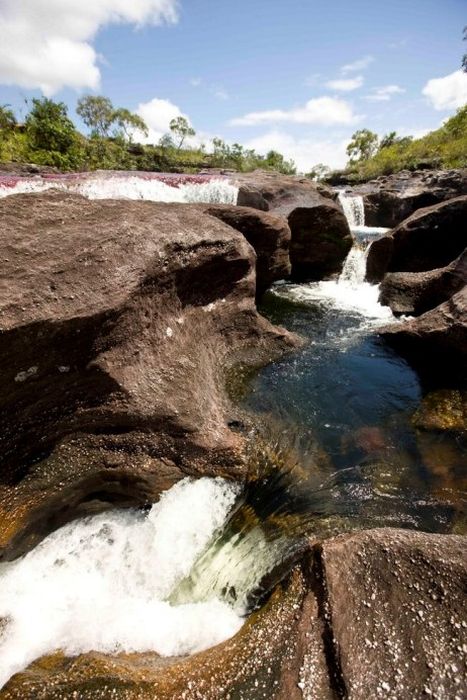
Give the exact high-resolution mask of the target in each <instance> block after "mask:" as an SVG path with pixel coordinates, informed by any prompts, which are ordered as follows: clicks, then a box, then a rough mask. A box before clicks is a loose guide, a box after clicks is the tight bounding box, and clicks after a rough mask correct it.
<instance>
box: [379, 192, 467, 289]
mask: <svg viewBox="0 0 467 700" xmlns="http://www.w3.org/2000/svg"><path fill="white" fill-rule="evenodd" d="M466 221H467V196H464V197H457V198H455V199H451V200H449V201H447V202H443V203H441V204H437V205H435V206H433V207H428V208H426V209H420V210H418V211H417V212H416V213H415V214H413V215H412V216H410V217H409V218H408V219H406V220H405V221H403V222H402V223H401V224H400V225H399V226H397V227H396V228H395V229H394V230H393V231H391V233H390V234H388V235H387V236H383V237H382V238H380V239H379V240H377V241H375V242H374V243H372V245H371V246H370V249H369V251H368V257H367V279H368V281H370V282H379V281H380V280H381V279H382V278H383V276H384V274H385V273H386V272H425V271H427V270H434V269H435V268H440V267H444V266H445V265H448V264H449V263H450V262H452V261H453V260H454V259H455V258H457V257H458V256H459V255H460V254H461V253H462V251H463V250H464V248H465V247H466V246H467V226H466Z"/></svg>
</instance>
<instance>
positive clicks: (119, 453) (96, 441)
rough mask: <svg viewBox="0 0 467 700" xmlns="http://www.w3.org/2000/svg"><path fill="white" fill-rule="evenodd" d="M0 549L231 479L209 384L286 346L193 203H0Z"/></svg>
mask: <svg viewBox="0 0 467 700" xmlns="http://www.w3.org/2000/svg"><path fill="white" fill-rule="evenodd" d="M0 233H1V237H0V241H1V243H0V259H1V262H2V264H1V268H0V358H1V365H0V386H1V389H0V448H1V449H0V520H1V521H2V532H1V535H0V551H1V550H3V553H4V555H5V556H9V557H10V556H14V555H15V554H17V553H18V551H20V550H24V549H25V548H27V547H29V546H32V544H33V543H34V542H35V541H36V540H37V537H40V536H42V535H43V534H45V532H47V531H48V530H50V529H52V528H53V527H56V526H57V525H59V524H61V523H62V522H65V521H66V520H67V519H69V518H70V517H73V516H74V515H77V514H81V513H86V512H95V511H96V510H99V509H102V508H104V507H109V506H110V505H112V504H122V505H134V504H138V503H140V504H141V503H147V502H148V501H154V500H156V498H157V496H158V494H159V493H160V490H161V489H163V488H167V487H168V486H170V485H171V484H172V483H174V482H175V481H176V480H177V479H179V478H182V477H183V476H184V475H185V474H187V473H188V474H212V475H214V474H224V475H231V476H232V477H234V476H235V477H237V478H239V477H241V476H242V473H244V466H242V460H241V457H240V453H241V451H242V445H243V440H244V439H243V438H242V437H241V435H240V434H239V433H238V431H237V432H233V431H232V430H231V429H230V427H229V425H228V423H229V422H230V419H231V417H232V416H231V414H232V410H233V409H232V408H231V406H230V404H229V401H228V399H227V395H226V391H225V388H224V383H225V379H224V376H225V373H226V372H227V371H228V370H229V369H230V368H232V366H235V364H236V363H240V362H242V363H247V364H253V365H255V366H256V365H258V364H261V363H264V362H267V361H269V360H270V359H272V358H274V357H277V356H278V355H279V354H280V353H281V352H283V351H285V349H286V348H287V347H289V348H290V347H292V346H293V345H294V343H295V341H294V339H293V338H292V336H290V335H289V334H288V333H287V332H286V331H283V330H278V329H276V328H275V327H273V326H272V325H271V324H270V323H269V322H268V321H266V320H265V319H264V318H262V317H261V316H260V315H259V314H258V313H257V310H256V307H255V254H254V251H253V249H252V248H251V246H250V245H249V244H248V243H247V241H246V239H245V238H244V236H243V235H241V234H240V233H238V232H237V231H235V230H234V229H232V228H231V227H229V226H227V225H226V224H224V223H222V222H221V221H219V219H217V218H215V217H213V216H210V215H208V214H205V213H203V212H202V211H200V209H199V207H198V206H191V205H179V204H160V203H154V202H142V201H138V202H130V201H113V200H112V201H111V200H99V201H90V200H87V199H85V198H83V197H81V196H78V195H71V194H66V193H61V192H54V191H50V192H47V193H44V194H41V195H14V196H11V197H6V198H4V199H3V200H1V201H0Z"/></svg>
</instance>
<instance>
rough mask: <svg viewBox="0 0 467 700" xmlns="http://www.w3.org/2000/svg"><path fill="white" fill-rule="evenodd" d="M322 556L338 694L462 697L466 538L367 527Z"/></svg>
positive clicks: (407, 699) (358, 699) (364, 699)
mask: <svg viewBox="0 0 467 700" xmlns="http://www.w3.org/2000/svg"><path fill="white" fill-rule="evenodd" d="M322 560H323V568H324V572H325V577H326V588H327V598H328V610H329V615H330V624H331V626H332V632H333V637H334V640H335V648H336V653H337V654H338V658H339V661H340V667H341V673H342V678H343V681H344V684H345V693H346V694H345V697H347V698H348V699H349V700H368V698H385V699H387V700H413V699H414V698H424V697H433V698H440V699H441V698H453V699H454V698H459V699H460V698H463V697H465V694H466V693H467V673H466V660H467V658H466V657H467V647H466V646H465V635H466V630H467V605H466V597H465V594H466V590H467V538H465V537H457V536H454V535H429V534H425V533H421V532H410V531H404V530H393V529H381V530H369V531H366V532H360V533H355V534H351V535H342V536H340V537H336V538H335V539H333V540H329V541H327V542H325V543H324V544H323V552H322Z"/></svg>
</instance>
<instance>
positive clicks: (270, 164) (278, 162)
mask: <svg viewBox="0 0 467 700" xmlns="http://www.w3.org/2000/svg"><path fill="white" fill-rule="evenodd" d="M264 164H265V166H266V167H267V168H270V169H271V170H277V172H279V173H283V174H284V175H295V173H296V172H297V169H296V167H295V163H294V162H293V160H286V159H285V158H284V156H283V155H282V153H279V152H278V151H269V152H268V153H266V158H265V161H264Z"/></svg>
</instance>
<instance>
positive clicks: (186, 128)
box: [169, 117, 196, 151]
mask: <svg viewBox="0 0 467 700" xmlns="http://www.w3.org/2000/svg"><path fill="white" fill-rule="evenodd" d="M169 126H170V131H171V132H172V134H174V136H175V137H177V138H179V139H180V140H179V143H178V146H177V151H179V150H180V149H181V147H182V146H183V142H184V141H185V139H186V138H187V137H190V136H194V135H195V134H196V131H195V130H194V129H193V127H192V126H191V125H190V122H189V121H188V119H185V117H176V118H175V119H172V121H171V122H170V124H169Z"/></svg>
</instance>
